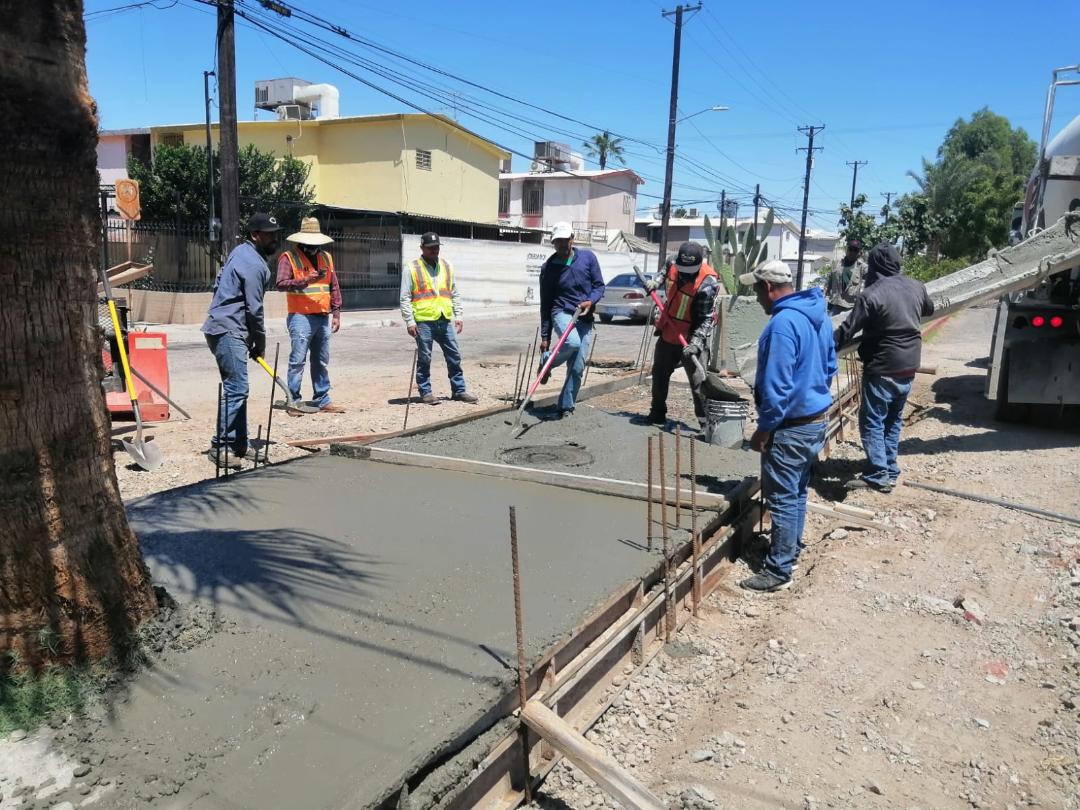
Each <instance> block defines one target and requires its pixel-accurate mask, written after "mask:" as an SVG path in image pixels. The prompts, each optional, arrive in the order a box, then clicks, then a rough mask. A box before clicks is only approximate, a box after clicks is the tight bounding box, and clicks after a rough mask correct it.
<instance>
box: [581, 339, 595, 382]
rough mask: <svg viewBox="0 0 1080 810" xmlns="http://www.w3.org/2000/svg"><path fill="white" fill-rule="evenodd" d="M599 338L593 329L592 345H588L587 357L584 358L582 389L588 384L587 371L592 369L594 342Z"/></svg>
mask: <svg viewBox="0 0 1080 810" xmlns="http://www.w3.org/2000/svg"><path fill="white" fill-rule="evenodd" d="M598 338H599V336H598V335H597V334H596V330H595V329H593V333H592V343H590V344H589V356H588V357H586V358H585V377H584V379H582V381H581V387H582V388H584V387H585V384H586V383H588V382H589V369H591V368H592V356H593V352H595V351H596V341H597V339H598Z"/></svg>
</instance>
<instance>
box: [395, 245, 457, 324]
mask: <svg viewBox="0 0 1080 810" xmlns="http://www.w3.org/2000/svg"><path fill="white" fill-rule="evenodd" d="M420 261H422V262H424V263H425V264H427V262H426V261H425V260H424V259H421V260H420ZM441 261H442V263H443V264H445V265H446V266H447V268H449V269H450V278H451V279H452V280H453V283H452V285H451V287H450V302H451V303H452V304H453V306H454V320H456V321H460V320H461V316H462V308H461V293H459V292H458V286H457V276H456V274H455V273H454V272H453V269H452V268H451V267H450V262H448V261H446V259H442V260H441ZM437 269H438V268H437V267H436V266H434V265H431V264H428V265H427V271H428V274H429V275H431V276H432V278H433V279H434V274H435V271H436V270H437ZM399 303H400V304H401V319H402V320H403V321H405V325H406V326H412V325H413V324H415V323H416V318H415V317H414V316H413V308H412V262H409V263H408V264H406V265H405V266H404V267H403V268H401V290H400V299H399Z"/></svg>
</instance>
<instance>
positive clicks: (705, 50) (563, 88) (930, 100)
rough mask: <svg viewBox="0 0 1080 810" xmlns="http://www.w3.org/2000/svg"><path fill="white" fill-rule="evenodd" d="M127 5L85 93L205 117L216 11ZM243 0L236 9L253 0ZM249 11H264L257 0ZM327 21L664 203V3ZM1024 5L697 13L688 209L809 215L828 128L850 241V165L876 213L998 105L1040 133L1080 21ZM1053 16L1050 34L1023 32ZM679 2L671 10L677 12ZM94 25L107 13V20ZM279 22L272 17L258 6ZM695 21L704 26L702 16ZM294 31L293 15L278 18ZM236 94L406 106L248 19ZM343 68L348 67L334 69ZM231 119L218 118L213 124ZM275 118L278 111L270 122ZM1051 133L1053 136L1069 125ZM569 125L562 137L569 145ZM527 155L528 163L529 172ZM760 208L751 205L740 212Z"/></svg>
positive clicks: (95, 61)
mask: <svg viewBox="0 0 1080 810" xmlns="http://www.w3.org/2000/svg"><path fill="white" fill-rule="evenodd" d="M130 2H132V0H87V1H86V11H87V13H88V14H89V18H88V24H87V32H88V39H89V44H88V54H87V66H88V70H89V76H90V89H91V91H92V92H93V94H94V97H95V98H96V99H97V102H98V105H99V110H100V116H101V125H102V127H103V128H106V129H117V128H124V127H137V126H148V125H153V124H167V123H180V122H192V121H201V120H202V118H203V101H202V71H203V70H206V69H213V68H214V67H215V64H214V30H215V23H214V10H213V9H212V8H208V7H207V6H204V5H201V4H199V3H198V2H197V1H196V0H178V1H177V2H176V3H175V4H173V3H172V0H156V6H159V7H161V8H155V7H152V6H146V7H143V8H139V9H134V10H126V11H118V12H111V13H102V12H104V11H105V10H107V9H110V8H114V7H117V6H122V5H126V4H128V3H130ZM238 2H239V0H238ZM246 5H247V6H248V7H255V8H258V4H257V3H256V2H254V0H246ZM292 5H295V6H296V7H298V8H301V9H304V10H306V11H309V12H311V13H312V14H315V15H318V16H320V17H323V18H325V19H327V20H329V21H330V22H333V23H335V24H338V25H340V26H343V27H345V28H347V29H348V30H350V31H352V32H354V33H356V34H360V35H362V36H364V37H367V38H369V39H370V40H373V41H375V42H377V43H378V44H380V45H382V46H384V47H387V48H390V49H392V50H393V51H394V52H396V53H401V54H404V55H407V56H409V57H411V58H415V59H418V60H420V61H424V62H428V63H432V64H434V65H437V66H438V67H439V68H441V69H443V70H445V71H448V72H450V73H453V74H455V75H458V76H462V77H464V78H467V79H469V80H471V81H473V82H475V83H477V84H480V85H483V86H485V87H490V88H492V89H495V90H498V91H501V92H503V93H505V94H507V95H509V96H511V97H513V98H515V99H522V100H525V101H528V102H530V103H532V104H536V105H538V106H542V107H545V108H547V109H549V110H552V111H555V112H558V113H561V114H562V115H565V116H568V117H570V118H574V119H578V120H580V121H582V122H584V123H585V124H588V125H591V126H585V125H583V124H579V123H572V122H567V121H563V120H559V119H558V118H555V117H554V116H551V115H548V114H546V113H543V112H538V111H536V110H530V109H527V108H525V107H522V106H519V105H517V104H515V103H514V102H512V101H507V100H505V99H499V98H495V97H493V96H489V95H487V94H485V93H483V92H482V91H478V90H476V89H475V88H470V87H466V86H463V85H460V84H458V83H457V82H456V81H454V80H453V79H448V78H445V77H438V76H434V75H431V74H427V73H426V72H425V71H423V70H422V69H419V68H408V70H409V71H412V72H413V73H414V74H418V75H420V74H422V75H423V76H424V78H423V81H424V82H425V84H426V86H438V87H440V88H445V89H449V90H454V91H457V92H460V93H462V94H463V96H462V99H463V101H462V104H467V103H469V99H470V98H471V99H476V100H480V101H482V102H483V103H485V104H489V105H492V106H495V107H498V108H500V109H502V110H505V111H507V112H509V113H511V114H513V115H514V116H519V117H525V118H529V119H532V120H533V122H530V123H521V122H515V123H513V124H512V125H510V126H512V128H514V129H517V130H519V132H518V133H515V132H510V131H507V129H506V128H505V127H504V126H501V125H500V126H496V125H493V124H492V123H490V122H484V121H480V120H477V119H476V118H475V117H473V116H471V115H469V114H468V113H466V112H464V111H463V110H462V109H460V108H459V109H458V111H457V118H458V120H459V121H460V122H461V123H462V124H463V125H465V126H467V127H469V128H471V129H473V130H475V131H477V132H478V133H480V134H482V135H484V136H485V137H488V138H490V139H491V140H493V141H496V142H498V143H500V144H502V145H504V146H507V147H510V148H512V149H515V150H517V151H520V152H525V153H531V151H532V140H534V139H535V140H543V139H547V138H550V139H551V140H561V141H565V142H569V143H570V144H571V146H573V147H574V148H575V150H576V151H580V145H581V144H580V142H581V140H582V139H583V137H585V136H587V135H590V134H592V133H593V132H595V131H596V130H597V129H601V128H606V129H609V130H611V131H612V132H615V133H619V134H623V135H627V136H630V137H632V138H635V139H640V140H641V141H645V142H647V144H648V145H645V144H641V143H636V142H633V143H628V144H627V147H628V150H629V151H630V152H631V154H629V155H628V156H627V163H628V165H629V166H630V167H631V168H633V169H635V170H636V171H637V172H638V173H639V174H642V175H644V176H646V178H651V179H649V180H648V182H647V183H646V185H644V186H642V187H641V188H640V192H639V194H640V196H639V200H638V202H639V206H641V207H642V208H647V207H648V206H650V205H653V204H655V202H656V201H655V200H654V199H653V198H651V197H649V196H647V195H655V196H659V195H660V194H661V193H662V190H663V189H662V183H661V182H660V179H661V178H662V177H663V171H664V164H663V155H662V152H661V151H660V150H662V148H663V146H664V144H665V143H666V133H667V105H668V93H669V87H670V85H669V82H670V70H671V47H672V31H673V28H672V24H671V23H670V22H669V21H667V20H665V19H663V18H662V17H661V15H660V11H661V8H662V6H661V4H660V3H659V2H655V1H654V0H622V2H618V1H617V0H578V1H577V2H568V0H547V2H545V3H542V4H537V3H505V2H499V3H495V2H470V1H469V0H464V1H463V2H457V3H447V2H431V0H413V2H410V3H398V4H391V3H377V2H356V1H354V0H294V2H293V3H292ZM1031 6H1032V9H1031V10H1028V11H1024V10H1023V8H1024V6H1023V4H1017V3H1016V2H1015V0H1014V2H1010V3H1005V2H999V1H998V0H987V1H986V2H974V1H973V0H936V1H935V2H927V1H926V0H911V1H909V2H905V3H867V2H857V3H856V2H837V0H833V2H830V3H794V2H780V3H768V4H764V5H761V4H753V3H735V4H731V3H726V4H720V3H718V2H709V0H705V8H704V10H703V11H702V12H700V13H698V14H697V15H695V16H693V17H692V18H691V19H688V22H687V24H686V27H685V31H684V38H683V61H682V80H681V93H680V102H679V106H680V109H681V111H682V114H684V115H689V114H691V113H694V112H697V111H698V110H702V109H704V108H707V107H710V106H712V105H719V104H722V105H727V106H729V107H730V108H731V109H730V111H728V112H708V113H704V114H702V115H698V116H696V117H694V118H693V120H692V121H688V122H685V123H683V124H682V125H680V127H679V136H678V153H679V154H680V155H685V156H686V158H687V159H688V160H689V161H693V162H694V163H696V164H698V165H697V166H695V165H690V164H688V163H676V173H675V180H676V187H675V197H676V199H677V200H681V201H685V202H693V203H694V204H696V205H697V207H699V208H701V209H704V210H707V211H710V212H714V211H715V210H716V201H717V200H718V199H719V192H720V190H721V189H723V188H726V189H727V192H728V194H729V195H733V196H734V197H735V198H736V199H738V200H740V201H741V202H742V203H744V204H747V205H748V204H749V201H750V197H751V194H752V189H753V185H754V183H755V182H760V183H761V186H762V194H763V196H765V197H766V198H767V199H771V200H775V201H777V202H778V204H780V205H782V206H787V207H790V208H797V207H798V206H799V205H801V200H802V196H801V195H802V192H801V182H802V174H803V169H804V157H803V155H802V154H797V153H796V152H795V149H796V147H798V146H804V145H805V140H806V139H805V137H804V136H802V135H800V134H798V133H797V132H796V127H797V126H799V125H802V124H819V125H820V124H825V127H826V128H825V131H824V132H823V133H822V135H821V136H820V137H819V138H818V140H817V145H820V146H823V147H824V151H822V152H820V153H818V155H817V157H816V161H815V166H814V175H813V177H814V181H813V183H812V185H811V190H810V207H811V209H812V210H814V211H815V214H814V216H813V218H812V222H811V224H812V226H815V227H819V228H828V229H835V225H836V216H835V215H834V214H833V212H834V211H835V210H836V207H837V204H838V203H839V202H840V201H846V200H847V198H848V195H849V192H850V185H851V169H850V167H848V166H846V165H845V163H846V162H847V161H854V160H867V161H869V165H868V166H865V167H861V168H860V170H859V183H858V190H859V191H861V192H864V193H866V194H867V195H868V196H869V197H870V198H871V202H872V204H873V205H874V207H875V210H876V208H877V207H878V205H879V204H880V202H881V200H880V197H879V194H880V193H881V192H885V191H893V192H900V193H903V192H905V191H909V190H911V189H912V188H913V184H912V182H911V180H910V179H908V178H907V177H906V176H905V173H906V171H907V170H908V169H918V167H919V165H920V158H922V157H924V156H925V157H928V158H932V157H933V156H934V152H935V150H936V148H937V146H938V144H939V143H940V142H941V139H942V136H943V135H944V133H945V132H946V130H947V129H948V128H949V126H951V124H952V123H953V122H954V121H955V120H956V119H957V117H959V116H965V117H967V116H970V115H971V113H972V112H974V111H975V110H977V109H979V108H980V107H983V106H988V107H990V109H992V110H993V111H994V112H997V113H1000V114H1002V115H1005V116H1006V117H1008V118H1009V119H1010V120H1011V121H1012V122H1013V124H1014V125H1020V126H1022V127H1024V128H1025V129H1026V130H1027V132H1028V134H1029V135H1031V137H1032V138H1033V139H1034V140H1036V141H1037V140H1038V134H1039V129H1040V126H1041V119H1042V108H1043V102H1044V96H1045V92H1046V86H1047V82H1048V80H1049V76H1050V71H1051V69H1052V68H1055V67H1061V66H1063V65H1068V64H1074V63H1077V62H1080V40H1078V38H1077V31H1078V30H1080V8H1078V7H1077V6H1076V4H1075V3H1073V2H1064V1H1063V2H1057V1H1056V0H1055V2H1042V3H1038V2H1037V3H1033V4H1031ZM1036 7H1042V8H1043V9H1044V10H1045V11H1044V16H1043V17H1042V22H1041V23H1039V24H1038V25H1037V28H1036V29H1035V30H1037V31H1038V34H1039V40H1038V41H1036V40H1034V39H1033V38H1032V36H1031V34H1029V33H1027V30H1028V28H1027V26H1026V25H1024V24H1023V23H1022V21H1020V20H1019V19H1018V17H1020V16H1023V17H1024V18H1026V19H1031V18H1034V17H1036V16H1039V15H1038V14H1037V12H1036V11H1035V8H1036ZM667 8H671V6H670V5H669V6H667ZM95 12H96V13H95ZM261 13H265V12H261ZM688 17H689V15H688ZM276 19H277V21H278V22H279V23H282V22H283V21H281V19H280V18H276ZM238 22H239V27H238V29H237V97H238V105H239V110H240V118H241V119H242V120H243V119H249V118H251V117H252V116H253V100H254V90H253V86H254V82H255V80H257V79H267V78H274V77H278V76H298V77H301V78H304V79H307V80H309V81H312V82H329V83H332V84H334V85H336V86H338V87H339V88H340V90H341V112H342V114H343V115H362V114H369V113H384V112H395V111H399V110H402V109H404V107H403V105H402V104H400V103H399V102H397V101H395V100H393V99H391V98H388V97H386V96H384V95H382V94H380V93H378V92H376V91H375V90H372V89H369V88H368V87H365V86H363V85H362V84H360V83H359V82H357V81H355V80H354V79H352V78H350V77H348V76H346V75H344V74H342V73H339V72H338V71H337V70H335V69H333V68H331V67H329V66H326V65H323V64H321V63H320V62H317V61H315V60H314V59H312V58H311V57H309V56H307V55H306V54H303V53H301V52H299V51H297V50H295V49H294V48H293V47H291V46H290V45H288V44H286V43H284V42H282V41H280V40H277V39H274V38H273V37H272V36H270V35H269V34H267V33H264V32H261V31H258V30H256V29H254V28H253V27H251V26H250V25H249V24H247V23H245V22H244V21H243V20H239V21H238ZM288 25H290V26H293V27H294V28H295V29H296V30H302V31H305V32H307V34H308V35H311V36H314V37H315V38H317V39H321V40H324V41H327V42H331V43H333V45H334V46H337V47H345V48H349V49H351V50H352V51H353V52H354V53H356V54H358V55H360V56H361V57H363V58H366V59H372V60H374V61H375V62H377V63H379V64H380V65H384V66H393V69H394V72H395V73H396V74H398V73H400V72H401V71H402V70H404V68H402V67H401V66H400V65H393V62H392V60H390V59H389V58H388V57H386V56H385V55H383V54H379V53H374V52H372V51H369V50H366V49H365V48H363V47H362V46H359V45H357V44H355V43H350V42H348V41H346V40H344V39H342V38H340V37H337V36H334V35H332V34H329V33H327V32H325V31H318V30H316V29H312V28H310V27H308V26H305V25H303V24H299V23H296V22H289V23H288ZM331 58H332V59H333V61H334V62H335V63H338V64H344V63H343V62H342V59H341V58H340V56H337V55H335V56H333V57H331ZM350 69H351V70H352V71H353V72H356V73H358V74H359V75H362V76H364V77H366V78H369V79H371V80H372V81H374V82H375V83H377V84H379V85H380V86H383V87H387V88H389V89H391V90H393V91H394V92H396V93H398V94H399V95H402V96H404V97H406V98H408V99H410V100H412V101H415V102H416V103H418V104H420V105H421V106H424V107H425V108H426V109H429V110H432V111H439V112H443V113H450V112H451V108H450V105H449V104H446V103H439V102H435V101H431V100H429V99H425V98H422V97H421V96H420V95H418V94H417V92H415V91H414V90H410V89H402V88H400V87H396V86H394V85H392V84H391V83H390V82H389V81H387V80H386V79H383V78H379V77H376V76H372V75H371V74H370V73H368V72H367V71H366V70H364V69H362V68H358V67H356V66H350ZM1058 110H1059V114H1058V115H1057V116H1056V120H1057V122H1058V124H1057V125H1060V122H1061V121H1063V120H1068V119H1069V118H1071V117H1072V116H1074V115H1076V114H1077V113H1080V88H1066V89H1065V90H1063V91H1062V92H1061V93H1060V94H1059V103H1058ZM214 115H215V120H216V110H215V112H214ZM262 115H263V116H267V115H269V114H268V113H262ZM1057 125H1055V128H1056V126H1057ZM556 130H562V131H565V133H569V134H564V132H562V131H556ZM524 164H525V160H524V159H523V158H520V157H517V156H515V158H514V166H515V169H523V168H525V165H524ZM746 210H747V209H746V208H742V209H741V210H740V213H743V212H745V211H746Z"/></svg>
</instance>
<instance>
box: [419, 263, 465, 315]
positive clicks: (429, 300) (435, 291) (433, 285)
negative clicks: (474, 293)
mask: <svg viewBox="0 0 1080 810" xmlns="http://www.w3.org/2000/svg"><path fill="white" fill-rule="evenodd" d="M409 273H410V275H411V278H412V310H413V317H414V318H416V320H418V321H437V320H439V319H440V318H446V319H447V320H448V321H450V320H453V319H454V302H453V290H454V268H453V267H451V266H450V263H449V262H446V261H443V260H442V259H439V264H438V266H437V268H436V273H435V276H434V278H433V277H432V275H431V272H430V270H429V268H428V265H427V262H425V261H424V260H423V259H415V260H414V261H412V262H411V263H410V264H409Z"/></svg>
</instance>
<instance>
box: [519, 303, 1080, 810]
mask: <svg viewBox="0 0 1080 810" xmlns="http://www.w3.org/2000/svg"><path fill="white" fill-rule="evenodd" d="M991 314H992V313H991V311H990V310H975V311H971V312H967V313H965V314H963V315H960V316H958V317H956V318H954V319H953V320H952V321H951V322H949V323H948V324H947V325H946V326H945V327H944V329H943V330H942V331H941V332H940V333H939V334H938V335H937V336H936V337H935V339H934V340H932V341H931V342H930V343H929V345H928V346H927V347H926V350H925V355H924V356H925V358H926V363H928V364H934V363H936V364H937V366H938V375H937V376H936V377H923V376H920V377H919V378H918V381H917V390H916V391H915V393H914V394H913V396H912V405H913V407H912V408H911V409H909V420H911V421H913V422H914V423H913V424H910V425H909V426H908V427H907V428H906V429H905V432H904V436H903V439H902V445H901V448H902V453H903V458H902V460H901V463H902V466H903V468H904V474H903V478H906V479H907V480H920V481H926V482H931V483H937V484H939V485H941V486H946V487H949V488H954V489H958V490H964V491H968V492H973V493H978V494H982V495H986V496H991V497H995V498H1006V499H1009V500H1012V501H1015V502H1019V503H1023V504H1028V505H1032V506H1036V507H1040V508H1043V509H1049V510H1053V511H1057V512H1063V513H1068V514H1071V515H1075V516H1080V464H1078V463H1077V462H1078V461H1080V450H1078V447H1080V431H1078V430H1077V428H1076V427H1075V426H1074V427H1072V428H1071V429H1055V430H1049V429H1044V428H1042V427H1031V426H1015V425H1002V424H999V423H995V422H994V421H993V419H992V418H991V412H992V410H991V403H989V402H987V401H985V400H984V399H983V397H982V385H983V376H984V374H985V372H984V370H983V369H984V367H985V362H984V361H985V357H986V353H987V349H988V345H989V335H990V329H991V326H992V324H991ZM849 438H853V437H851V436H850V434H849ZM859 459H861V450H860V449H859V448H858V446H856V445H854V444H845V445H842V446H841V447H840V448H838V449H837V451H836V452H835V453H834V454H833V457H832V459H831V460H830V461H827V462H825V463H824V464H822V465H821V468H820V470H819V473H818V476H817V477H816V480H815V481H814V484H813V486H814V489H815V490H816V491H817V492H818V494H820V495H821V496H823V497H825V498H832V499H836V498H840V497H842V492H841V491H840V489H839V484H840V482H841V481H842V480H845V479H846V478H847V477H848V476H849V475H850V473H851V472H852V471H854V470H856V469H857V464H858V461H859ZM847 502H849V503H853V504H857V505H859V506H863V507H866V508H870V509H873V510H875V511H876V512H878V514H879V516H880V517H881V518H882V519H884V520H887V521H888V522H889V523H890V524H891V525H892V526H893V527H894V528H892V529H890V530H889V531H877V530H867V531H864V530H857V529H851V528H841V527H839V524H837V523H835V522H832V521H829V520H827V519H825V518H821V517H816V516H811V517H810V518H809V521H808V524H809V525H808V527H807V536H806V540H807V543H808V545H809V549H808V552H807V553H806V555H805V556H804V557H803V558H802V559H801V560H800V567H799V571H798V573H797V575H796V579H795V584H794V586H793V587H792V588H791V589H790V590H788V591H784V592H780V593H778V594H772V595H749V594H747V593H745V592H743V591H741V590H740V589H739V588H738V587H737V584H736V583H737V580H738V579H740V578H742V577H744V576H746V574H747V571H748V568H747V566H746V563H745V562H743V561H740V562H739V563H737V564H735V565H733V566H732V570H731V571H730V572H729V576H728V578H727V580H726V582H725V584H724V586H722V587H721V588H719V589H718V590H717V591H716V592H714V594H713V595H712V596H711V598H710V599H709V600H708V602H707V606H706V607H705V608H704V610H703V611H702V614H701V616H700V618H699V619H698V620H695V621H693V622H691V623H690V624H689V625H688V626H687V628H686V629H685V630H684V631H683V632H682V633H681V634H680V635H679V637H678V642H677V644H673V645H671V647H670V649H669V651H667V652H665V653H661V655H659V656H658V657H657V658H656V659H655V660H654V661H653V663H652V664H651V665H650V667H649V668H648V670H647V672H646V675H645V677H642V678H636V679H634V681H633V682H632V683H630V684H629V685H628V686H627V688H626V690H625V692H624V693H623V695H622V696H620V697H619V698H617V700H616V704H615V707H614V708H613V709H612V710H611V711H609V712H608V713H607V714H606V715H605V717H604V718H603V719H602V721H601V722H600V724H599V725H598V726H597V727H596V728H595V729H594V730H593V732H591V735H590V736H591V737H592V738H593V739H594V740H596V741H597V742H598V743H599V744H601V745H602V746H603V747H604V748H605V749H606V750H608V751H610V752H611V753H612V754H613V755H614V756H615V757H616V758H617V759H619V760H620V761H621V762H622V763H623V764H625V765H627V766H628V767H629V768H630V769H631V770H632V771H633V772H634V773H636V774H637V775H638V777H639V778H641V779H642V780H643V781H644V782H645V783H646V784H648V785H649V786H650V787H651V788H652V789H653V790H654V791H655V792H656V793H657V794H659V795H661V796H662V797H663V798H664V800H665V801H666V802H667V803H668V804H669V806H679V807H686V808H702V810H710V809H711V808H735V807H739V808H766V807H789V808H799V807H801V808H807V810H811V809H812V808H824V807H847V808H908V809H909V810H910V809H912V808H922V809H923V810H926V808H964V807H987V808H989V807H993V808H1020V807H1027V806H1040V807H1060V808H1077V807H1080V764H1078V757H1080V725H1078V723H1077V719H1078V718H1077V712H1078V710H1080V655H1078V649H1080V527H1077V526H1075V525H1068V524H1063V523H1060V522H1055V521H1051V520H1044V519H1041V518H1036V517H1032V516H1029V515H1026V514H1024V513H1021V512H1017V511H1011V510H1006V509H1002V508H1000V507H997V506H990V505H984V504H980V503H974V502H971V501H965V500H959V499H955V498H950V497H948V496H944V495H936V494H933V493H929V492H926V491H922V490H918V489H915V488H912V487H907V486H901V487H899V488H898V489H897V490H896V491H894V493H893V494H891V495H882V494H878V493H861V494H859V495H857V496H855V497H850V498H848V499H847ZM960 599H963V603H962V607H956V606H954V603H955V602H957V601H958V600H960ZM538 803H539V805H540V806H541V807H545V808H565V807H571V808H596V807H602V806H604V805H605V804H607V805H610V804H611V802H610V800H605V798H604V797H603V796H602V795H601V794H600V793H599V792H598V791H597V790H596V789H595V788H594V787H593V786H592V785H591V783H589V782H588V781H587V780H586V779H585V778H584V777H582V776H581V775H580V773H578V772H576V771H574V769H573V768H572V767H570V766H567V765H566V764H565V763H564V764H560V765H559V766H558V768H557V769H556V770H555V771H554V772H553V774H552V776H551V777H550V778H549V779H548V780H547V783H546V784H545V787H544V790H543V794H542V795H541V796H540V798H539V799H538Z"/></svg>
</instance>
